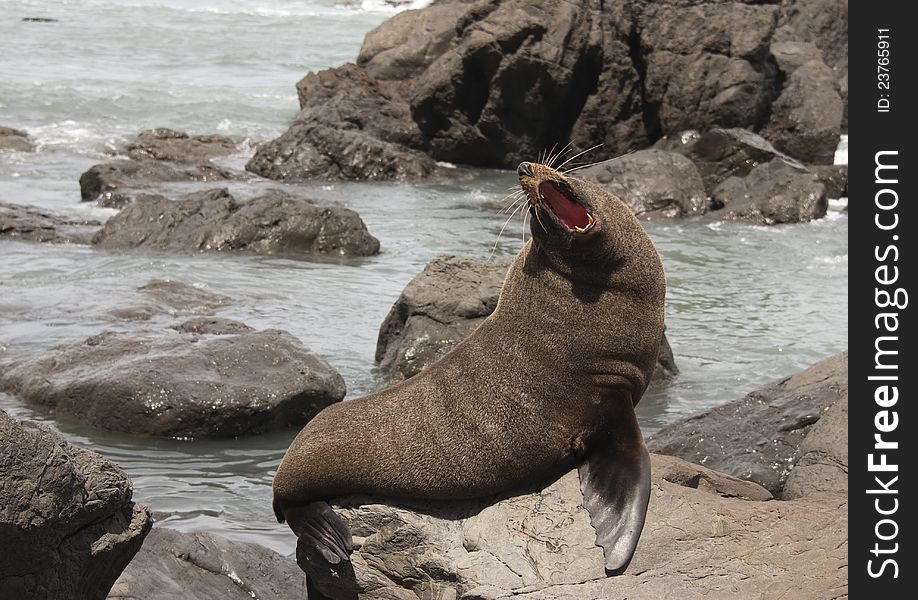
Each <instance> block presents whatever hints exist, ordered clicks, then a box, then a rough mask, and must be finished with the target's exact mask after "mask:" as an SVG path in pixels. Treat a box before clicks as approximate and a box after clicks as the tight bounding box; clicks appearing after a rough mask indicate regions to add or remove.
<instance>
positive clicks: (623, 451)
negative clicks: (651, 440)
mask: <svg viewBox="0 0 918 600" xmlns="http://www.w3.org/2000/svg"><path fill="white" fill-rule="evenodd" d="M626 412H627V413H628V414H625V413H626ZM622 413H623V414H621V415H620V416H618V417H617V418H616V419H615V421H614V427H615V428H614V430H610V431H604V432H601V434H600V435H599V436H597V439H596V440H595V444H591V446H592V447H591V449H590V454H589V456H588V457H587V460H586V462H584V463H583V464H581V465H580V490H581V491H582V492H583V507H584V508H586V509H587V511H588V512H589V513H590V522H591V523H592V524H593V529H595V530H596V545H597V546H602V549H603V554H604V555H605V567H606V570H607V571H613V572H621V571H623V570H624V569H625V567H627V566H628V563H629V562H631V556H632V555H633V554H634V548H635V546H637V543H638V539H639V538H640V537H641V529H643V527H644V517H645V515H646V514H647V502H648V500H650V454H649V453H648V452H647V446H645V445H644V436H643V435H642V434H641V429H640V427H638V423H637V418H636V417H635V416H634V411H633V409H632V408H631V407H630V406H628V408H627V410H626V411H622Z"/></svg>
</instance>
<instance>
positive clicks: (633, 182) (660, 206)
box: [574, 148, 708, 218]
mask: <svg viewBox="0 0 918 600" xmlns="http://www.w3.org/2000/svg"><path fill="white" fill-rule="evenodd" d="M574 175H575V176H576V177H580V178H582V179H586V180H587V181H592V182H593V183H597V184H599V185H600V186H601V187H603V188H605V189H607V190H609V191H610V192H612V193H613V194H615V195H616V196H618V197H619V198H621V199H622V200H624V201H625V203H626V204H627V205H628V206H629V207H630V208H631V211H632V212H633V213H634V214H635V215H637V216H638V217H640V218H660V217H662V218H674V217H685V216H692V215H701V214H704V213H705V211H706V210H707V206H708V199H707V194H705V190H704V183H703V182H702V181H701V176H700V175H699V174H698V169H697V168H695V165H694V164H693V163H692V161H691V160H689V159H688V158H686V157H685V156H682V155H681V154H678V153H675V152H667V151H665V150H658V149H655V148H650V149H647V150H639V151H637V152H634V153H631V154H626V155H624V156H621V157H619V158H616V159H614V160H609V161H604V162H601V163H599V164H596V165H593V166H591V167H586V168H584V169H579V170H578V171H576V173H575V174H574Z"/></svg>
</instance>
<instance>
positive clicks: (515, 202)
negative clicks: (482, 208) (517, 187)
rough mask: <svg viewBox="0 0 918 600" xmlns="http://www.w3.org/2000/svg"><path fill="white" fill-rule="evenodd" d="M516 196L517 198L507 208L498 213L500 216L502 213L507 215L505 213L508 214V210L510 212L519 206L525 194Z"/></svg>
mask: <svg viewBox="0 0 918 600" xmlns="http://www.w3.org/2000/svg"><path fill="white" fill-rule="evenodd" d="M515 196H516V197H515V198H514V199H513V200H512V201H511V202H509V203H508V204H507V205H506V206H505V207H503V208H502V209H500V210H499V211H497V213H498V214H500V213H505V212H507V211H508V210H510V209H511V208H513V207H514V206H516V205H517V204H519V202H520V200H522V199H523V197H524V194H516V195H515Z"/></svg>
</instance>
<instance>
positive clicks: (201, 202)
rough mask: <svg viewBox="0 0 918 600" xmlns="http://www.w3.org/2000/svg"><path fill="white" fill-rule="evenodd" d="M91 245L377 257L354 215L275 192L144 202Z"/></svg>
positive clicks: (210, 192) (372, 242)
mask: <svg viewBox="0 0 918 600" xmlns="http://www.w3.org/2000/svg"><path fill="white" fill-rule="evenodd" d="M92 243H93V245H94V246H96V247H97V248H147V249H154V250H171V251H184V252H194V251H199V252H224V251H245V252H255V253H259V254H287V255H303V254H338V255H350V256H369V255H372V254H376V253H377V252H378V251H379V240H377V239H376V238H375V237H373V236H372V235H370V233H369V232H368V231H367V228H366V225H364V223H363V221H362V220H361V219H360V216H359V215H358V214H357V213H356V212H354V211H353V210H350V209H348V208H343V207H338V206H322V205H319V204H315V203H314V202H313V201H311V200H308V199H305V198H298V197H295V196H291V195H289V194H287V193H285V192H281V191H276V190H274V191H270V192H268V193H267V194H266V195H264V196H260V197H258V198H253V199H251V200H247V201H240V200H237V199H236V198H234V197H233V196H232V195H231V194H230V193H229V191H227V190H226V189H214V190H206V191H203V192H195V193H192V194H188V195H186V196H184V197H183V198H181V199H180V200H176V201H172V200H169V199H168V198H165V197H163V196H158V195H144V196H141V197H139V198H137V199H136V200H135V201H134V202H133V203H132V204H130V205H129V206H127V207H126V208H125V209H124V210H122V211H121V212H120V213H118V214H117V215H115V216H113V217H111V218H110V219H109V220H108V221H107V222H106V223H105V227H104V228H103V229H102V230H101V231H99V232H98V233H97V234H96V235H95V237H94V238H93V240H92Z"/></svg>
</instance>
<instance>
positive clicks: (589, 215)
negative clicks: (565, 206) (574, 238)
mask: <svg viewBox="0 0 918 600" xmlns="http://www.w3.org/2000/svg"><path fill="white" fill-rule="evenodd" d="M587 219H588V220H589V223H587V226H586V227H577V226H576V225H575V226H574V231H576V232H577V233H583V232H584V231H586V230H587V229H589V228H590V227H592V226H593V215H591V214H590V213H587Z"/></svg>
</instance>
